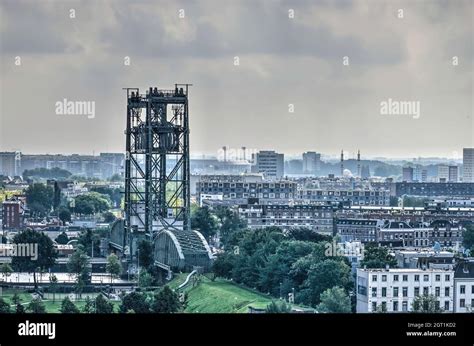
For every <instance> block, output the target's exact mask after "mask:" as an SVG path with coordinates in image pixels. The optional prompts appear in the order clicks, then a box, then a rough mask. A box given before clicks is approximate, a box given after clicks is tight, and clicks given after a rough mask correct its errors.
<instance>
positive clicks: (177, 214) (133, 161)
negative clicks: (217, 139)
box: [124, 84, 190, 256]
mask: <svg viewBox="0 0 474 346" xmlns="http://www.w3.org/2000/svg"><path fill="white" fill-rule="evenodd" d="M189 86H190V84H175V88H174V90H163V89H158V88H150V89H149V90H148V91H147V92H146V94H140V90H139V89H138V88H127V89H126V90H127V128H126V131H125V134H126V158H125V224H124V227H125V235H124V236H130V237H134V236H135V235H137V236H138V237H140V236H141V235H142V236H145V235H146V236H148V237H150V238H151V237H152V236H153V235H154V234H156V232H158V231H160V230H162V229H172V230H177V231H179V230H185V231H186V230H188V231H189V230H190V190H189V178H190V177H189V121H188V87H189ZM131 246H132V248H133V247H134V246H133V245H132V243H131ZM132 256H133V252H132Z"/></svg>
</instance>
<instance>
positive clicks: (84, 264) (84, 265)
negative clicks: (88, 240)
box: [67, 246, 90, 294]
mask: <svg viewBox="0 0 474 346" xmlns="http://www.w3.org/2000/svg"><path fill="white" fill-rule="evenodd" d="M67 268H68V271H69V272H70V273H73V274H75V275H76V291H77V292H78V293H79V294H81V293H82V288H83V287H84V286H85V284H86V282H87V281H88V280H89V271H90V268H89V257H88V256H87V254H86V252H85V251H84V250H83V248H82V246H79V247H78V248H77V249H76V251H75V252H74V253H73V254H72V256H71V257H70V258H69V262H68V264H67Z"/></svg>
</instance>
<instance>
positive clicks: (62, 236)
mask: <svg viewBox="0 0 474 346" xmlns="http://www.w3.org/2000/svg"><path fill="white" fill-rule="evenodd" d="M55 240H56V243H58V244H61V245H65V244H67V243H68V242H69V237H68V236H67V234H66V232H62V233H60V234H59V235H58V236H57V237H56V239H55Z"/></svg>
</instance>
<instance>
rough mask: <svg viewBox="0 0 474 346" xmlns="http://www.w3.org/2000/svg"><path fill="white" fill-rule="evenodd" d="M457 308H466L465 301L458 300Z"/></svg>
mask: <svg viewBox="0 0 474 346" xmlns="http://www.w3.org/2000/svg"><path fill="white" fill-rule="evenodd" d="M459 307H460V308H465V307H466V300H465V299H464V298H463V299H459Z"/></svg>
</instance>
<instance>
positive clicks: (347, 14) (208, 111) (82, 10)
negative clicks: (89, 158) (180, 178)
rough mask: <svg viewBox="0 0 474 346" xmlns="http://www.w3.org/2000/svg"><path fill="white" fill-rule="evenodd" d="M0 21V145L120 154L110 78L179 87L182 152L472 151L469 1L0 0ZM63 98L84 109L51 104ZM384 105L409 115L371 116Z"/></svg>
mask: <svg viewBox="0 0 474 346" xmlns="http://www.w3.org/2000/svg"><path fill="white" fill-rule="evenodd" d="M400 9H402V10H403V18H400V17H399V15H400V13H399V10H400ZM71 10H74V18H71ZM181 10H184V12H181ZM290 10H292V11H293V12H292V13H293V14H294V18H290V12H289V11H290ZM182 14H184V16H181V17H182V18H180V15H182ZM0 18H1V21H0V23H1V24H0V57H1V61H0V71H1V79H0V151H11V150H19V151H22V152H24V153H47V152H48V153H53V154H55V153H79V154H89V155H90V154H92V152H95V153H96V155H97V154H98V153H100V152H123V151H124V148H125V135H124V129H125V119H126V117H125V112H126V98H125V92H124V91H123V90H122V88H124V87H140V89H141V91H142V92H144V91H145V90H146V89H147V88H148V87H150V86H158V87H161V88H173V85H174V83H185V82H187V83H192V84H193V86H192V87H191V89H190V98H189V102H190V129H191V133H190V140H191V147H190V151H191V155H192V156H199V155H202V154H207V155H209V154H214V155H216V154H217V151H218V150H219V148H221V147H222V146H224V145H225V146H228V147H231V148H240V147H242V146H245V147H247V148H249V149H252V150H266V149H273V150H276V151H278V152H284V153H285V154H287V155H289V156H291V155H294V154H296V153H302V152H305V151H316V152H320V153H323V154H329V155H334V156H337V155H339V153H340V150H341V149H344V150H345V152H347V153H348V155H349V154H350V155H354V154H355V153H356V152H357V150H358V149H360V150H361V155H362V158H364V157H366V158H368V157H381V156H385V157H387V158H394V159H397V158H398V159H400V158H418V157H446V158H453V159H459V158H461V157H462V149H463V148H464V147H474V121H473V95H474V93H473V51H474V49H473V45H474V40H473V35H474V34H473V32H474V28H473V19H472V18H473V2H472V1H470V0H459V1H456V2H449V1H444V0H433V1H429V2H427V1H400V0H393V1H364V0H354V1H322V0H321V1H307V0H301V1H284V0H281V1H265V0H257V1H248V0H243V1H232V2H222V1H217V0H207V1H206V0H205V1H199V2H192V1H176V2H169V1H157V2H148V1H136V2H133V3H129V2H125V1H121V0H117V1H111V0H103V1H97V2H78V1H68V2H56V1H51V0H48V1H42V2H34V1H30V0H27V1H25V0H19V1H18V0H2V1H1V2H0ZM18 57H19V58H20V59H21V65H18V64H16V62H17V58H18ZM127 57H128V58H129V62H130V65H126V64H125V60H126V58H127ZM236 57H238V60H239V65H235V61H236V60H235V58H236ZM344 57H348V60H347V61H348V65H344V62H345V61H346V60H345V59H344ZM454 57H456V62H457V65H455V64H454V60H453V59H454ZM63 99H67V100H72V101H92V102H94V107H95V108H94V116H93V117H87V116H79V115H73V116H71V115H58V114H56V112H55V104H56V102H58V101H62V100H63ZM392 101H395V102H398V101H400V102H414V103H416V102H418V103H417V105H418V106H419V109H418V111H419V112H418V113H416V114H415V113H413V114H412V113H410V112H409V114H391V115H386V114H382V113H383V112H382V110H381V108H382V103H384V102H387V103H389V104H391V103H392ZM290 105H292V107H290ZM290 108H292V109H293V110H294V112H293V113H292V112H290ZM413 112H414V110H413Z"/></svg>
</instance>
